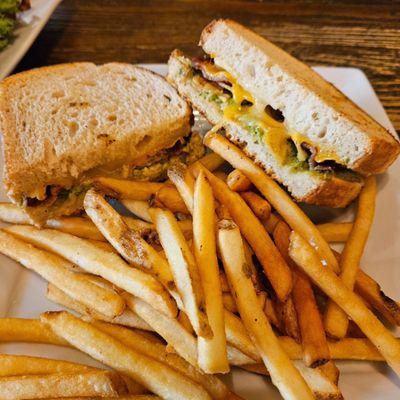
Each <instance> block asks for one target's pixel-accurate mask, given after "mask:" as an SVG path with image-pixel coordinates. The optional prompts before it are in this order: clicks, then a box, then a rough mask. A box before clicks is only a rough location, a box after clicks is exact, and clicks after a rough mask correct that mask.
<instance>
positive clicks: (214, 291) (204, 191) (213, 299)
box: [193, 172, 229, 374]
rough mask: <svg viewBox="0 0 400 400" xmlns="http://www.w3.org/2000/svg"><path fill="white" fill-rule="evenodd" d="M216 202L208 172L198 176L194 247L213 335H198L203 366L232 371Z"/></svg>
mask: <svg viewBox="0 0 400 400" xmlns="http://www.w3.org/2000/svg"><path fill="white" fill-rule="evenodd" d="M214 209H215V204H214V196H213V193H212V189H211V187H210V185H209V183H208V182H207V180H206V178H205V176H204V174H202V173H201V172H200V174H199V175H198V177H197V179H196V184H195V188H194V200H193V247H194V255H195V259H196V263H197V266H198V270H199V275H200V280H201V282H202V287H203V292H204V300H205V311H206V315H207V318H208V322H209V324H210V328H211V330H212V333H213V336H212V338H203V337H201V336H199V337H198V359H199V361H198V362H199V366H200V368H201V369H202V370H203V371H204V372H206V373H209V374H216V373H226V372H228V371H229V364H228V358H227V353H226V336H225V327H224V306H223V303H222V290H221V284H220V279H219V268H218V260H217V247H216V242H215V235H214V232H215V211H214Z"/></svg>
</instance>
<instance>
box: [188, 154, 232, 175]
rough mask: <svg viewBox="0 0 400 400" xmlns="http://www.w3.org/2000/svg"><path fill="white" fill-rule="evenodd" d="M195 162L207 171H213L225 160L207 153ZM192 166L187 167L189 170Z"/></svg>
mask: <svg viewBox="0 0 400 400" xmlns="http://www.w3.org/2000/svg"><path fill="white" fill-rule="evenodd" d="M197 162H199V163H201V164H202V165H203V166H204V167H206V168H207V169H208V170H209V171H215V170H216V169H217V168H219V167H220V166H221V165H223V164H224V163H225V160H224V159H223V158H222V157H220V156H219V155H218V154H217V153H209V154H206V155H205V156H204V157H202V158H200V159H199V160H197ZM192 166H193V164H192V165H189V169H190V170H191V169H192Z"/></svg>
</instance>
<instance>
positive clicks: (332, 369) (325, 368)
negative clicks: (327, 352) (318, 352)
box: [317, 360, 340, 385]
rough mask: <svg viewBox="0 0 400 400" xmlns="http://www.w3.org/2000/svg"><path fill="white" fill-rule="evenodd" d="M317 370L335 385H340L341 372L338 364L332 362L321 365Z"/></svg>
mask: <svg viewBox="0 0 400 400" xmlns="http://www.w3.org/2000/svg"><path fill="white" fill-rule="evenodd" d="M317 369H318V370H319V371H320V372H322V373H323V374H324V375H325V376H326V377H327V378H328V379H329V380H330V381H331V382H333V383H334V384H335V385H337V384H338V383H339V375H340V371H339V368H338V367H337V366H336V364H335V363H334V362H333V361H332V360H330V361H328V362H327V363H325V364H324V365H320V366H319V367H317Z"/></svg>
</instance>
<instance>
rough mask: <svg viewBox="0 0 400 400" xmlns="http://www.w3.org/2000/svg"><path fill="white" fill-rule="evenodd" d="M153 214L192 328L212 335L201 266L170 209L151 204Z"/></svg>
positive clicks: (197, 331) (200, 333)
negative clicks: (201, 277)
mask: <svg viewBox="0 0 400 400" xmlns="http://www.w3.org/2000/svg"><path fill="white" fill-rule="evenodd" d="M150 215H151V217H152V219H153V222H154V224H155V226H156V228H157V232H158V236H159V238H160V242H161V245H162V247H163V249H164V251H165V254H166V256H167V259H168V262H169V265H170V267H171V271H172V274H173V276H174V280H175V285H176V287H177V289H178V292H179V294H180V296H181V299H182V303H183V306H184V309H185V312H186V314H187V316H188V317H189V319H190V322H191V324H192V326H193V329H194V330H195V332H196V333H197V335H198V336H203V337H206V338H210V337H212V331H211V328H210V325H209V323H208V319H207V315H206V314H205V312H204V310H205V301H204V300H205V299H204V292H203V288H202V285H201V281H200V275H199V271H198V267H197V264H196V262H195V259H194V257H193V255H192V252H191V250H190V248H189V246H188V244H187V242H186V240H185V238H184V236H183V234H182V231H181V230H180V229H179V225H178V223H177V221H176V219H175V217H174V215H173V214H172V212H171V211H169V210H163V209H161V208H152V209H150Z"/></svg>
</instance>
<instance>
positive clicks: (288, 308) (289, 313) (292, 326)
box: [274, 294, 301, 342]
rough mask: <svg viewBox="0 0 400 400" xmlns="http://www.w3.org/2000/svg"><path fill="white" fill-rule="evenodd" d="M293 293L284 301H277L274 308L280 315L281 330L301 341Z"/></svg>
mask: <svg viewBox="0 0 400 400" xmlns="http://www.w3.org/2000/svg"><path fill="white" fill-rule="evenodd" d="M292 296H293V294H292V295H290V297H288V299H287V300H286V301H284V302H281V301H276V302H275V307H274V309H275V310H276V312H277V313H278V315H279V317H278V318H279V320H280V328H281V331H282V332H283V333H284V334H285V335H287V336H290V337H292V338H293V339H295V340H296V341H298V342H300V340H301V335H300V328H299V323H298V320H297V312H296V309H295V307H294V303H293V298H292Z"/></svg>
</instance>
